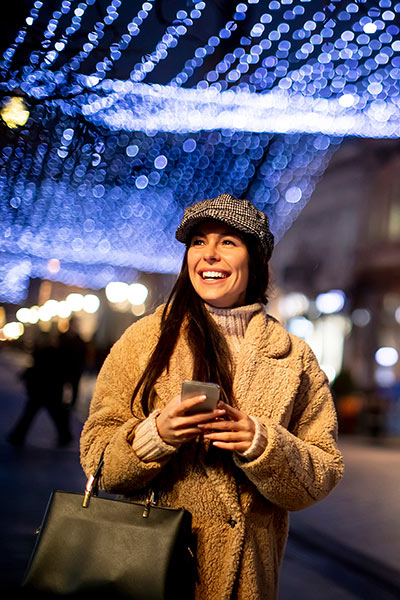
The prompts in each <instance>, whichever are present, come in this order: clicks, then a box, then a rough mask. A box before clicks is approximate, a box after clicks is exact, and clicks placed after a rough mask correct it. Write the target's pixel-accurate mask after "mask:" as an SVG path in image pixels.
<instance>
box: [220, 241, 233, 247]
mask: <svg viewBox="0 0 400 600" xmlns="http://www.w3.org/2000/svg"><path fill="white" fill-rule="evenodd" d="M223 243H224V244H225V245H226V244H227V245H228V246H235V242H234V241H233V240H224V241H223Z"/></svg>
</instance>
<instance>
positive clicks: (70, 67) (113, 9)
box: [60, 0, 122, 74]
mask: <svg viewBox="0 0 400 600" xmlns="http://www.w3.org/2000/svg"><path fill="white" fill-rule="evenodd" d="M86 2H87V4H93V3H94V1H93V0H86ZM121 3H122V0H111V2H110V4H109V5H108V6H107V7H106V13H107V14H106V15H105V17H104V19H103V21H97V22H96V23H95V24H94V27H93V29H92V31H91V32H90V33H89V34H88V38H87V39H88V42H85V44H84V45H83V48H82V50H81V51H80V52H79V53H78V54H77V55H76V56H73V57H72V58H71V59H70V60H69V61H68V62H66V63H65V64H64V65H63V66H62V67H61V69H60V72H61V73H63V74H66V73H68V72H70V71H78V69H79V67H80V66H81V64H82V63H83V62H84V61H85V60H86V59H87V58H88V56H90V54H91V53H92V51H93V50H94V49H95V48H96V47H97V46H98V44H99V41H100V40H101V38H102V37H103V36H104V33H103V31H104V28H105V27H106V26H109V25H112V23H114V21H116V19H118V17H119V13H118V11H117V8H119V7H120V6H121ZM78 21H79V22H78ZM78 21H77V22H76V23H75V24H73V25H72V26H71V28H72V29H73V30H74V31H75V30H77V29H79V27H80V26H81V20H78ZM75 28H76V29H75ZM67 31H68V30H67ZM74 31H73V32H74ZM71 33H72V32H71ZM99 65H100V63H99Z"/></svg>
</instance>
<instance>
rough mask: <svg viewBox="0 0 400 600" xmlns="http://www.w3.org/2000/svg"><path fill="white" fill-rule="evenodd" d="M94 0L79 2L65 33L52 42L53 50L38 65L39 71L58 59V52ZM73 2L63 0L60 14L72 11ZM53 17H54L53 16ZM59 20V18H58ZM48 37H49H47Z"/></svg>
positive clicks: (63, 46)
mask: <svg viewBox="0 0 400 600" xmlns="http://www.w3.org/2000/svg"><path fill="white" fill-rule="evenodd" d="M95 1H96V0H86V1H85V2H80V3H79V4H78V6H77V8H76V9H75V10H74V16H73V17H72V21H71V23H70V24H69V25H68V27H66V29H65V31H64V32H63V34H62V35H61V37H60V38H59V39H58V40H57V41H56V42H54V44H53V49H52V50H50V51H49V52H47V54H46V56H45V57H44V59H43V62H42V64H41V65H40V68H41V69H44V68H46V67H49V66H50V65H51V64H53V62H54V61H55V60H56V59H57V58H58V56H59V54H60V52H62V51H63V50H65V48H66V46H67V45H68V43H69V41H70V39H71V36H72V35H73V34H74V33H76V32H77V31H78V30H79V29H80V27H81V24H82V18H83V16H84V14H85V12H86V10H87V8H88V7H89V6H91V5H92V4H94V3H95ZM72 3H73V0H63V2H62V4H61V11H60V12H61V13H62V14H64V15H67V14H68V13H69V12H70V11H71V9H72ZM53 16H54V15H53ZM60 18H61V16H60ZM54 35H55V31H54V32H53V35H52V36H51V37H53V36H54ZM49 37H50V36H49Z"/></svg>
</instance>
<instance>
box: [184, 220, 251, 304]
mask: <svg viewBox="0 0 400 600" xmlns="http://www.w3.org/2000/svg"><path fill="white" fill-rule="evenodd" d="M187 261H188V269H189V277H190V281H191V283H192V285H193V287H194V289H195V291H196V292H197V293H198V295H199V296H200V298H202V299H203V300H204V301H205V302H207V303H208V304H211V305H212V306H216V307H218V308H231V307H233V306H241V305H243V304H245V300H246V288H247V284H248V279H249V255H248V251H247V247H246V244H245V243H244V241H243V238H242V236H241V235H240V234H239V232H237V231H236V230H235V229H232V228H231V227H229V226H227V225H224V224H223V223H219V222H218V221H206V222H204V223H202V224H201V225H200V226H199V227H198V228H197V229H196V230H195V233H194V235H193V236H192V239H191V242H190V246H189V250H188V256H187Z"/></svg>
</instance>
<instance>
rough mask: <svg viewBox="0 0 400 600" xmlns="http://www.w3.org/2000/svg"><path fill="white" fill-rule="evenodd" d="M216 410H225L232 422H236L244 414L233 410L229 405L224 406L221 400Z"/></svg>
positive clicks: (236, 409)
mask: <svg viewBox="0 0 400 600" xmlns="http://www.w3.org/2000/svg"><path fill="white" fill-rule="evenodd" d="M218 408H221V409H223V410H225V411H226V414H227V416H228V417H229V418H230V419H232V420H233V421H238V420H239V419H242V418H243V417H244V416H245V413H243V412H242V411H241V410H239V409H238V408H234V407H233V406H231V405H230V404H226V402H222V400H220V401H219V402H218Z"/></svg>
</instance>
